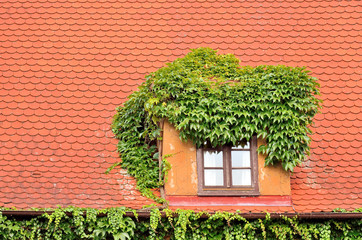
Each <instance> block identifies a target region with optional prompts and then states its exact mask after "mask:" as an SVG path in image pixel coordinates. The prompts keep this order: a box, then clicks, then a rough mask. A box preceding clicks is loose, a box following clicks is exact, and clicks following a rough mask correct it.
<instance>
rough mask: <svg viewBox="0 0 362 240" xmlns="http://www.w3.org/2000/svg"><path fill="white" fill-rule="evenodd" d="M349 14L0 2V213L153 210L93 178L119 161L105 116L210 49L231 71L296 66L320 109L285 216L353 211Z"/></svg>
mask: <svg viewBox="0 0 362 240" xmlns="http://www.w3.org/2000/svg"><path fill="white" fill-rule="evenodd" d="M360 7H361V6H360V2H359V1H338V2H337V1H321V0H317V1H271V0H267V1H245V2H240V1H224V2H220V1H176V0H175V1H173V0H172V1H168V2H167V3H166V2H164V1H159V0H152V1H147V2H146V1H135V2H133V3H129V2H127V1H112V0H104V1H102V2H98V1H91V0H88V1H87V0H83V1H67V0H63V1H46V0H41V1H40V0H39V1H37V0H32V1H30V0H29V1H28V0H24V1H6V0H5V1H3V2H2V4H1V5H0V36H1V38H0V74H1V76H0V86H1V87H0V113H1V114H0V136H1V137H0V186H1V191H0V204H1V205H2V206H5V207H13V206H14V207H17V208H30V207H56V205H57V204H60V205H63V206H68V205H75V206H80V207H84V206H87V207H96V208H104V207H110V206H128V207H132V208H140V207H141V206H143V205H146V204H150V203H152V201H150V200H148V199H146V198H144V197H142V196H140V194H139V192H138V191H137V190H136V189H135V180H134V179H133V178H131V177H130V176H128V175H127V174H126V173H125V171H123V170H118V171H112V172H111V173H110V174H109V175H105V174H103V173H104V171H105V170H106V169H107V167H109V165H110V164H112V163H114V162H116V161H118V154H117V153H116V143H117V140H116V139H114V138H113V137H114V136H113V134H112V132H111V130H110V125H111V122H112V116H113V115H114V114H115V108H116V106H118V105H120V104H121V103H123V102H124V101H125V100H126V98H127V96H128V95H129V94H131V93H132V92H133V91H135V90H136V89H137V86H138V85H140V84H141V83H142V82H143V81H144V76H145V75H146V74H148V73H150V72H153V71H155V70H157V69H158V68H160V67H163V66H164V64H165V62H171V61H173V60H175V59H176V58H179V57H182V56H184V55H185V54H186V53H188V52H189V49H191V48H198V47H200V46H208V47H211V48H213V49H219V50H220V51H219V53H223V54H226V53H232V54H234V55H235V56H236V57H238V58H239V59H240V60H241V65H251V66H257V65H261V64H262V65H277V64H283V65H288V66H293V67H295V66H307V67H308V70H310V71H311V75H312V76H313V77H316V78H318V79H319V83H320V85H321V87H320V91H321V98H322V100H323V108H322V110H321V113H320V114H317V115H316V117H315V125H314V127H313V128H312V130H313V132H314V134H313V135H312V136H311V137H312V142H311V148H312V149H311V155H310V157H309V158H308V160H307V161H306V162H304V164H303V165H302V166H301V167H297V168H295V173H294V175H293V176H292V179H291V187H292V200H293V204H294V208H295V210H296V211H297V212H311V211H314V212H315V211H330V210H332V209H335V208H345V209H348V210H352V209H355V208H357V207H361V205H362V200H361V199H362V198H361V195H360V194H361V192H362V179H361V178H362V166H361V159H362V156H361V155H362V154H361V149H362V147H361V145H362V144H361V139H362V137H361V120H360V119H359V116H360V115H361V106H360V102H361V96H362V95H361V89H362V88H361V86H360V84H359V81H360V67H361V66H360V63H361V60H362V59H361V54H360V51H358V50H359V49H360V46H361V43H362V37H361V35H360V34H359V32H360V31H361V30H362V25H361V21H360V12H359V9H360ZM221 208H222V207H220V209H221ZM223 210H228V209H225V208H224V209H223ZM242 210H243V211H244V210H245V211H263V210H268V211H292V209H291V208H289V207H288V208H286V207H279V206H274V207H268V208H265V207H245V208H243V209H242Z"/></svg>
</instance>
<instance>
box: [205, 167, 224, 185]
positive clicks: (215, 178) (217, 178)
mask: <svg viewBox="0 0 362 240" xmlns="http://www.w3.org/2000/svg"><path fill="white" fill-rule="evenodd" d="M204 171H205V172H204V173H205V186H223V185H224V174H223V170H222V169H205V170H204Z"/></svg>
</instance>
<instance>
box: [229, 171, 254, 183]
mask: <svg viewBox="0 0 362 240" xmlns="http://www.w3.org/2000/svg"><path fill="white" fill-rule="evenodd" d="M232 185H233V186H251V170H250V169H233V170H232Z"/></svg>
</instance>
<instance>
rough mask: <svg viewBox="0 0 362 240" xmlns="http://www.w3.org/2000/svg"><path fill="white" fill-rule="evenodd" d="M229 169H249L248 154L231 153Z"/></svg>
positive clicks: (242, 152) (244, 152)
mask: <svg viewBox="0 0 362 240" xmlns="http://www.w3.org/2000/svg"><path fill="white" fill-rule="evenodd" d="M231 167H233V168H235V167H250V152H249V151H231Z"/></svg>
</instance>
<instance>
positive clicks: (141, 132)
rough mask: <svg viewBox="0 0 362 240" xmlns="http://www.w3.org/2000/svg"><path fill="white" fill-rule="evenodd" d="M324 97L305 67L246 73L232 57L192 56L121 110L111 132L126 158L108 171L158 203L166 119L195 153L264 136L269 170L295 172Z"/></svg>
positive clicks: (151, 81) (164, 71)
mask: <svg viewBox="0 0 362 240" xmlns="http://www.w3.org/2000/svg"><path fill="white" fill-rule="evenodd" d="M318 94H319V90H318V83H317V82H316V79H315V78H313V77H311V76H309V75H308V71H307V70H306V69H305V68H299V67H287V66H281V65H278V66H257V67H249V66H245V67H241V66H240V64H239V60H238V59H237V58H236V57H235V56H234V55H232V54H227V55H221V54H217V52H216V51H215V50H212V49H210V48H199V49H195V50H192V51H191V52H190V53H189V54H187V55H186V56H185V57H183V58H180V59H176V60H175V61H174V62H172V63H169V64H167V66H166V67H164V68H161V69H159V70H157V71H156V72H154V73H151V74H149V75H148V76H146V81H145V82H144V83H143V84H142V85H141V86H140V87H139V90H138V91H136V92H134V93H133V94H131V95H130V96H129V99H128V101H126V102H125V103H124V105H122V106H120V107H118V108H117V113H116V115H115V116H114V121H113V125H112V129H113V132H114V134H115V136H116V138H118V139H119V143H118V151H119V153H120V156H121V159H122V160H121V161H120V162H118V163H116V164H115V165H113V166H112V167H111V168H109V169H108V170H109V171H110V170H111V169H112V168H113V167H115V166H117V165H119V164H121V166H122V167H123V168H125V169H127V170H128V173H129V174H130V175H132V176H134V177H136V179H137V184H138V188H139V189H140V191H141V192H142V193H143V194H144V195H146V196H148V197H152V198H154V199H157V198H156V197H155V196H154V195H153V193H152V190H151V189H154V188H158V187H160V186H162V185H163V184H164V183H163V179H161V178H160V174H159V172H160V171H162V170H161V169H160V167H161V168H162V166H163V164H160V162H161V161H162V159H160V154H159V152H160V144H159V143H160V141H161V140H162V131H161V129H162V124H163V122H164V121H165V120H168V121H169V122H170V123H171V124H172V125H173V126H175V127H176V129H178V130H179V131H180V138H181V139H182V140H187V139H190V140H192V141H193V142H194V144H195V145H196V146H197V147H201V146H203V145H204V144H207V145H210V146H214V147H216V146H220V145H225V144H232V145H236V144H244V143H245V142H246V141H248V140H249V139H250V138H251V137H252V136H253V135H257V136H258V137H262V138H265V139H266V141H267V144H266V145H262V146H260V147H259V149H258V151H259V153H262V154H266V161H265V164H266V165H273V164H276V163H279V162H280V163H281V164H282V166H283V168H284V169H285V170H286V171H293V168H294V167H295V166H297V165H298V164H300V163H301V162H302V161H303V159H304V158H305V156H306V155H307V154H309V150H310V148H309V143H310V141H311V139H310V137H309V136H308V134H310V133H311V131H310V129H309V128H308V126H309V125H310V124H312V120H313V117H314V116H315V114H316V113H317V112H318V109H319V108H320V100H318V99H317V98H316V97H315V96H316V95H318ZM157 160H158V161H157Z"/></svg>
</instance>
